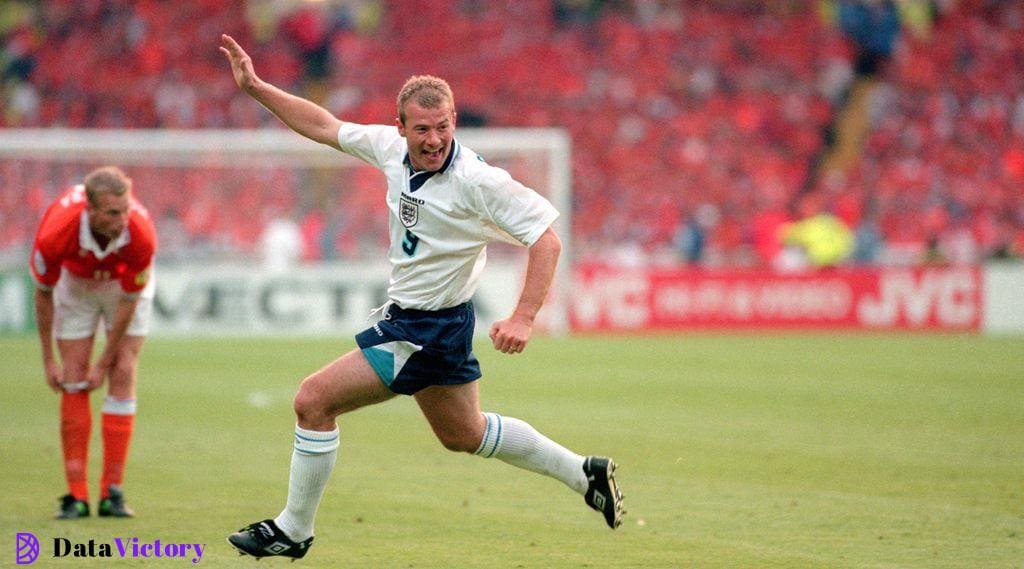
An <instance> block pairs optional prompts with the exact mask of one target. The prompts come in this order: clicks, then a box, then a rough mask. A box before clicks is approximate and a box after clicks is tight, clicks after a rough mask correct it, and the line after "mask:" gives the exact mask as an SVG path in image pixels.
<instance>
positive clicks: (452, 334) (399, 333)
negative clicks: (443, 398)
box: [356, 302, 480, 395]
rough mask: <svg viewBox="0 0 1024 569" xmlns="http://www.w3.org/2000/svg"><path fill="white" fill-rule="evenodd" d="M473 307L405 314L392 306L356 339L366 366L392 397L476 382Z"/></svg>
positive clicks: (471, 305)
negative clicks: (435, 386)
mask: <svg viewBox="0 0 1024 569" xmlns="http://www.w3.org/2000/svg"><path fill="white" fill-rule="evenodd" d="M475 325H476V315H475V314H474V312H473V303H471V302H466V303H463V304H460V305H458V306H453V307H451V308H444V309H441V310H409V309H404V308H400V307H399V306H397V305H395V304H392V305H390V306H388V309H387V310H386V311H385V313H384V318H382V319H381V320H380V321H379V322H377V323H376V324H374V325H373V326H372V327H371V328H367V329H366V330H363V331H362V332H360V333H358V334H356V343H357V344H359V348H360V349H361V350H362V351H363V355H364V356H366V359H367V361H369V362H370V366H372V367H373V369H374V371H376V372H377V375H378V376H379V377H380V380H381V381H383V382H384V385H386V386H388V389H390V390H391V391H394V392H395V393H400V394H404V395H412V394H413V393H416V392H417V391H419V390H421V389H423V388H424V387H430V386H431V385H458V384H462V383H469V382H471V381H476V380H477V379H480V362H478V361H477V359H476V356H474V355H473V329H474V326H475Z"/></svg>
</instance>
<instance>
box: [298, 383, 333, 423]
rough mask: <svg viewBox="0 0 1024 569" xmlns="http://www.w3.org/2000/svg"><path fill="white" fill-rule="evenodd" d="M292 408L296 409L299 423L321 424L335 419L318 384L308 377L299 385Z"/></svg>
mask: <svg viewBox="0 0 1024 569" xmlns="http://www.w3.org/2000/svg"><path fill="white" fill-rule="evenodd" d="M292 408H293V409H294V410H295V417H296V418H297V419H298V421H299V424H302V425H313V424H320V423H323V422H324V421H327V420H330V421H333V420H334V417H333V416H331V415H330V413H329V412H328V409H327V403H326V401H324V398H323V397H322V396H321V394H320V392H319V390H318V389H317V388H316V385H315V384H314V383H313V382H311V381H310V380H308V379H307V380H305V381H303V382H302V384H301V385H300V386H299V391H298V392H297V393H296V394H295V399H294V400H293V401H292Z"/></svg>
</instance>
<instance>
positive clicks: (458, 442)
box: [435, 423, 484, 454]
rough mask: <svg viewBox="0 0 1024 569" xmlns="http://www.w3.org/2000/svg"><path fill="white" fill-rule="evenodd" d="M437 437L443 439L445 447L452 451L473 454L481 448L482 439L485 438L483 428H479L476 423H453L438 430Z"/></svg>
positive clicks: (442, 442)
mask: <svg viewBox="0 0 1024 569" xmlns="http://www.w3.org/2000/svg"><path fill="white" fill-rule="evenodd" d="M435 434H436V435H437V439H438V440H439V441H441V444H442V445H443V446H444V448H446V449H448V450H450V451H452V452H466V453H469V454H473V453H474V452H476V450H477V449H478V448H480V441H481V440H483V436H484V433H483V429H482V428H478V425H477V424H476V423H471V424H466V425H458V426H456V425H452V426H451V427H450V428H447V429H441V430H436V431H435Z"/></svg>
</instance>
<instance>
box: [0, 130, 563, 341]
mask: <svg viewBox="0 0 1024 569" xmlns="http://www.w3.org/2000/svg"><path fill="white" fill-rule="evenodd" d="M457 138H458V139H459V141H460V142H461V143H462V144H465V145H466V146H468V147H470V148H472V149H473V150H475V151H476V152H478V153H479V154H481V155H482V156H484V157H485V158H486V159H487V161H488V163H490V164H493V165H496V166H499V167H501V168H504V169H506V170H508V171H509V172H510V173H511V174H512V176H513V177H515V178H516V179H518V180H520V181H521V182H523V183H524V184H526V185H527V186H529V187H531V188H533V189H535V190H537V191H538V192H539V193H541V194H542V195H544V196H545V197H547V198H548V199H549V200H550V201H551V202H552V203H553V204H554V205H555V207H556V208H557V209H558V210H559V212H561V216H560V217H559V219H558V221H557V222H556V225H555V228H556V230H557V231H558V233H559V236H560V237H561V238H562V241H563V258H562V262H561V263H560V266H559V274H558V276H557V277H556V282H555V285H554V286H553V291H552V294H551V298H550V299H549V301H548V303H547V305H546V306H545V308H544V310H543V311H542V315H541V316H542V318H541V323H542V326H543V328H545V329H547V330H549V331H551V332H553V333H564V332H565V331H566V330H567V327H568V325H567V321H568V319H567V307H566V294H567V290H568V286H569V285H568V283H569V279H570V268H571V259H572V243H571V219H570V215H571V208H572V204H571V200H570V162H569V160H570V142H569V137H568V135H567V134H566V133H565V132H564V131H563V130H560V129H471V128H462V129H459V131H458V134H457ZM105 164H114V165H117V166H120V167H121V168H123V169H124V170H125V171H126V172H127V173H128V175H129V176H130V177H131V178H132V179H133V181H134V184H135V188H136V190H135V191H136V194H137V196H138V197H139V199H140V201H141V202H142V203H143V204H144V205H145V206H146V207H147V209H149V211H150V213H151V215H152V216H153V217H154V219H155V221H156V225H157V231H158V234H159V236H160V241H161V247H160V251H159V253H158V257H157V273H158V275H159V276H158V284H159V285H160V287H158V288H162V289H163V290H162V291H161V292H158V301H157V306H156V312H157V318H156V320H157V322H155V324H154V332H160V331H171V332H173V331H180V332H196V331H198V332H203V331H210V332H231V331H233V330H241V331H243V332H244V331H255V332H260V331H267V332H289V331H294V332H311V333H319V332H323V331H327V330H335V331H337V330H338V329H346V328H351V327H353V326H360V327H364V326H363V324H364V322H363V321H364V320H365V313H362V314H358V313H359V312H360V311H361V310H363V309H365V308H366V307H367V306H369V307H371V308H372V306H374V303H376V302H377V301H378V300H381V298H382V296H383V295H384V293H383V289H384V287H385V286H386V282H387V266H386V250H387V239H388V234H387V214H386V204H385V201H384V184H385V182H384V177H383V174H381V173H380V172H378V171H377V170H376V169H374V168H372V167H370V166H368V165H366V164H365V163H363V162H361V161H359V160H357V159H354V158H352V157H350V156H348V155H345V154H343V153H340V152H337V151H335V150H333V149H331V148H328V147H325V146H322V145H319V144H316V143H314V142H312V141H309V140H306V139H305V138H302V137H301V136H299V135H296V134H294V133H292V132H291V131H288V130H284V129H263V130H244V131H243V130H72V129H24V130H23V129H0V270H2V271H5V272H6V273H7V274H8V275H9V274H11V273H12V272H13V271H17V270H20V269H21V268H22V267H23V266H24V262H25V259H27V256H28V249H29V248H30V247H31V242H32V238H33V236H34V232H35V229H36V226H37V224H38V222H39V219H40V217H41V215H42V212H43V209H45V207H46V206H47V205H48V204H49V203H50V202H52V201H53V199H55V198H56V197H57V195H58V194H59V193H60V192H62V191H63V190H65V189H66V188H68V187H69V186H70V185H72V184H75V183H79V182H80V181H81V179H82V178H83V176H84V175H85V174H86V173H87V172H88V171H90V170H91V169H93V168H95V167H97V166H100V165H105ZM282 220H283V222H284V224H285V225H286V226H288V227H291V228H292V229H293V231H294V229H296V228H297V229H298V231H299V234H300V235H301V236H302V239H301V242H300V243H301V245H300V244H295V245H293V246H292V248H293V249H295V248H300V249H301V251H294V253H295V256H296V257H298V259H297V261H296V264H295V265H292V266H287V267H281V266H280V264H279V263H277V264H275V265H274V266H273V267H272V266H271V262H272V260H273V258H276V259H277V260H278V261H279V260H280V258H281V257H282V255H283V256H285V257H287V256H289V253H291V252H289V251H284V252H282V251H280V250H278V251H276V253H273V254H272V253H270V252H269V251H268V248H269V245H267V242H266V241H265V237H266V234H267V232H268V231H269V228H270V227H271V226H275V227H276V226H279V225H280V224H281V223H282ZM277 242H278V243H280V240H277ZM524 259H525V249H523V248H516V247H510V246H505V245H503V244H499V243H495V244H492V245H491V246H490V247H489V248H488V269H487V270H486V271H485V279H487V280H485V281H484V282H482V283H481V287H480V291H479V292H478V297H477V299H476V300H477V305H478V310H479V311H480V312H482V314H481V315H482V316H483V318H482V320H483V319H488V322H489V321H490V320H493V319H494V318H499V317H501V316H502V314H501V312H502V311H510V310H511V307H513V306H514V304H515V301H516V297H517V295H518V292H519V286H520V284H521V282H522V276H523V275H522V269H523V267H524ZM9 278H10V277H8V279H9ZM275 283H276V284H275ZM282 283H283V284H282ZM271 285H274V286H276V287H277V288H274V287H272V286H271ZM304 288H305V289H310V291H307V292H308V294H306V295H305V296H303V294H302V291H303V289H304ZM270 289H273V290H270ZM313 289H315V291H316V292H315V293H314V292H311V291H312V290H313ZM314 297H315V298H314ZM381 302H383V301H382V300H381ZM218 303H219V304H218ZM303 303H306V304H307V305H308V306H312V307H314V308H316V307H319V308H321V309H322V310H313V309H308V306H307V309H305V310H303V309H301V305H302V304H303ZM261 310H262V311H263V312H267V313H268V314H272V315H275V318H270V317H269V316H268V317H267V318H264V317H263V316H265V315H261V314H260V311H261ZM218 311H219V312H218ZM324 311H326V313H327V314H326V315H325V314H323V313H322V312H324ZM282 314H284V315H286V316H288V317H287V318H277V316H280V315H282ZM357 314H358V316H357ZM268 318H269V320H268ZM481 324H482V323H481ZM0 328H2V326H0ZM345 331H347V330H345Z"/></svg>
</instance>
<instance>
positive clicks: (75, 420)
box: [60, 391, 92, 500]
mask: <svg viewBox="0 0 1024 569" xmlns="http://www.w3.org/2000/svg"><path fill="white" fill-rule="evenodd" d="M91 433H92V408H91V407H89V392H88V391H78V392H75V393H66V392H65V393H64V394H62V395H61V398H60V442H61V447H62V448H63V450H64V476H65V478H67V481H68V492H69V493H70V494H71V495H72V496H74V497H75V499H77V500H88V499H89V484H88V481H87V479H86V476H87V472H88V468H89V436H90V434H91Z"/></svg>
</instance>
